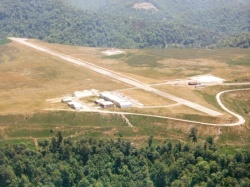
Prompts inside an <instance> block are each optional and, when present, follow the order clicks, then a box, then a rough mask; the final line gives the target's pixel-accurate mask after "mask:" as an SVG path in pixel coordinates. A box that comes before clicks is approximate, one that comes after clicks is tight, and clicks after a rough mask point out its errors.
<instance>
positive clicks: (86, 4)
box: [65, 0, 250, 34]
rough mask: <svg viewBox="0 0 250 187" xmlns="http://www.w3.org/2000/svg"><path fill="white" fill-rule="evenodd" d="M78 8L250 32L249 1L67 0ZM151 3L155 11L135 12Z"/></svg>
mask: <svg viewBox="0 0 250 187" xmlns="http://www.w3.org/2000/svg"><path fill="white" fill-rule="evenodd" d="M65 1H66V2H69V3H70V4H72V5H74V6H75V7H78V8H81V9H84V10H92V11H98V12H104V13H106V14H115V15H126V16H129V17H140V18H142V19H151V18H155V19H158V21H167V22H178V23H179V24H186V25H192V26H194V27H199V28H203V29H208V30H213V31H217V32H223V33H230V34H235V33H241V32H247V30H248V29H249V24H248V22H247V21H248V19H249V14H248V12H249V7H250V1H249V0H241V1H235V0H228V1H224V0H216V1H214V0H205V1H204V0H188V1H187V0H176V1H172V0H150V1H143V0H140V1H138V0H128V1H126V2H122V3H121V1H119V0H118V1H112V0H106V1H102V0H92V1H90V0H65ZM144 3H148V4H151V5H152V6H153V7H155V9H154V8H153V9H143V8H141V9H135V8H134V5H138V4H141V5H143V4H144Z"/></svg>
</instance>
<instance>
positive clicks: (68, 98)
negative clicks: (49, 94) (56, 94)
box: [61, 97, 72, 103]
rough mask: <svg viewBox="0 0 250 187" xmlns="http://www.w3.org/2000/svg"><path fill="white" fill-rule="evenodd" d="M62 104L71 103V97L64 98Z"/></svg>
mask: <svg viewBox="0 0 250 187" xmlns="http://www.w3.org/2000/svg"><path fill="white" fill-rule="evenodd" d="M61 102H62V103H68V102H72V97H65V98H63V99H62V100H61Z"/></svg>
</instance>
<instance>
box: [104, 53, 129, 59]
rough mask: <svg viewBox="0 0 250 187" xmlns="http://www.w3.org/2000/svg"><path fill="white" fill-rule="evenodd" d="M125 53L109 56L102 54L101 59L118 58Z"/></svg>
mask: <svg viewBox="0 0 250 187" xmlns="http://www.w3.org/2000/svg"><path fill="white" fill-rule="evenodd" d="M125 56H126V54H124V53H123V54H118V55H111V56H103V57H102V58H103V59H120V58H122V57H125Z"/></svg>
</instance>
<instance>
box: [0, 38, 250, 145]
mask: <svg viewBox="0 0 250 187" xmlns="http://www.w3.org/2000/svg"><path fill="white" fill-rule="evenodd" d="M32 42H34V43H38V44H39V43H41V44H42V45H45V46H47V47H48V48H52V49H54V50H56V51H60V52H62V53H66V54H69V55H70V56H74V57H76V58H79V59H83V60H87V61H90V62H91V63H94V64H96V65H98V66H101V67H104V68H108V69H111V70H114V71H117V72H120V73H122V74H125V75H127V76H131V77H133V78H135V79H138V80H140V81H143V82H146V83H164V82H167V81H171V80H175V79H179V78H186V77H187V75H188V76H193V75H199V74H204V73H206V74H207V73H211V74H213V75H215V76H218V77H221V78H224V79H226V80H227V81H229V82H233V83H238V82H242V83H244V82H247V80H248V81H249V80H250V76H249V73H250V66H249V63H250V53H249V50H245V49H223V50H186V49H184V50H178V49H175V50H174V49H171V50H125V51H126V54H122V55H117V56H112V57H105V56H103V55H101V52H102V51H104V50H105V49H96V48H86V47H76V46H75V47H74V46H64V45H58V44H47V43H43V42H40V41H34V40H32ZM0 51H1V53H0V62H1V63H0V79H1V81H0V96H1V98H3V99H2V100H1V102H0V113H1V116H0V140H1V142H0V144H4V143H5V142H13V143H15V142H20V141H22V142H24V143H26V144H28V145H30V146H32V147H35V144H34V138H37V139H38V141H39V139H41V138H46V137H47V138H48V137H52V136H54V134H55V132H57V131H58V130H60V131H62V132H63V134H64V135H65V136H67V137H71V136H72V138H74V139H77V138H80V137H82V136H88V137H93V138H97V137H98V138H109V137H114V138H115V137H120V136H122V137H123V138H126V139H130V140H131V141H132V142H134V144H135V145H141V144H144V143H145V142H146V141H147V139H148V137H149V136H150V135H153V136H154V138H155V140H156V141H164V139H173V140H180V141H189V140H188V139H187V135H188V133H189V130H190V128H191V127H193V126H195V127H197V129H198V142H199V141H202V140H204V139H206V137H207V136H208V135H212V136H213V137H214V138H216V141H217V142H218V143H220V144H221V145H222V146H224V145H237V146H238V145H242V146H248V147H249V144H250V140H249V133H250V131H249V129H250V124H249V121H250V118H249V113H248V114H246V113H245V112H244V111H245V110H248V111H249V110H250V109H249V106H250V103H249V100H250V98H249V96H250V93H249V91H239V92H234V93H225V94H224V95H222V101H223V103H224V104H225V105H226V107H228V108H230V109H231V110H232V111H234V112H236V113H239V114H240V115H242V116H243V117H244V118H245V119H246V120H247V122H246V123H245V125H243V126H238V127H210V126H200V125H198V124H192V123H184V122H177V121H172V120H168V119H158V118H152V117H145V116H133V115H124V116H125V117H126V119H127V120H128V121H129V122H130V124H131V125H133V128H129V127H128V123H127V122H126V120H125V119H124V118H123V117H122V116H121V115H116V114H96V113H87V114H85V113H75V112H67V111H58V112H51V111H49V112H46V111H44V112H42V110H43V109H45V108H51V109H53V108H54V109H66V110H68V108H67V107H66V106H65V105H64V104H60V103H59V104H58V103H50V102H47V99H52V98H60V97H62V96H64V95H66V94H70V93H73V92H74V91H76V90H84V89H98V90H103V91H104V90H109V91H116V90H119V92H121V93H123V94H124V95H128V96H130V97H132V98H135V99H137V100H139V101H140V99H141V102H142V103H144V104H145V106H160V105H161V103H164V104H167V105H172V104H175V103H174V102H172V101H170V100H167V99H163V98H161V97H155V98H154V94H151V93H148V92H145V91H143V90H140V89H134V88H133V89H128V88H132V87H131V86H129V85H127V84H123V83H121V82H119V81H117V80H114V79H110V78H108V77H106V76H103V75H101V74H98V73H95V72H92V71H89V70H85V69H82V68H79V67H78V66H74V65H72V64H68V63H67V62H64V61H62V60H59V59H57V58H55V57H51V56H50V55H46V54H44V53H42V52H39V51H35V50H33V49H30V48H28V47H25V46H23V45H19V44H17V43H14V42H12V43H8V44H5V45H2V46H0ZM199 51H200V52H199ZM155 54H156V55H155ZM196 54H199V55H197V56H198V57H197V58H196ZM148 57H149V58H148ZM145 59H146V60H145ZM230 59H231V60H230ZM232 60H233V62H232ZM192 62H194V63H193V64H192ZM189 63H191V65H190V64H189ZM205 63H206V64H205ZM162 64H163V65H162ZM164 64H165V65H164ZM205 65H206V66H208V67H209V68H207V69H203V67H204V66H205ZM192 66H194V67H192ZM215 67H219V68H215ZM181 68H182V69H181ZM205 70H206V71H205ZM191 74H192V75H191ZM246 79H247V80H246ZM236 80H237V81H236ZM237 88H249V85H242V86H237V85H235V86H230V85H226V86H212V87H206V88H201V89H195V88H194V87H188V86H183V87H182V86H181V85H170V86H169V88H167V86H166V85H159V87H158V86H157V89H167V90H168V91H169V92H170V93H173V94H176V95H177V96H179V95H178V94H180V96H182V97H183V98H185V99H190V100H191V101H193V102H196V101H197V102H198V103H200V104H202V105H203V104H204V105H205V106H208V107H209V108H212V109H215V110H218V111H220V112H223V111H222V110H221V109H220V107H219V106H218V104H217V102H216V100H215V96H216V94H217V93H218V92H220V91H223V90H228V89H237ZM178 90H179V91H178ZM172 91H173V92H172ZM189 94H190V96H189ZM147 98H148V100H147ZM194 98H195V100H192V99H194ZM154 99H155V102H154ZM161 106H162V105H161ZM135 110H137V111H138V112H140V113H148V114H160V115H163V116H164V115H165V116H171V117H180V118H183V119H188V120H197V121H204V122H215V123H217V122H218V123H224V122H233V121H235V120H236V119H235V118H233V117H232V116H231V115H227V114H226V115H223V117H216V118H215V117H208V116H206V115H205V114H203V113H201V112H198V111H196V110H193V109H190V108H188V107H185V106H183V105H179V106H173V107H171V108H164V107H163V108H144V109H143V108H133V109H132V112H133V111H135ZM118 111H120V110H118ZM126 111H127V110H125V112H126ZM20 113H21V114H20ZM20 125H21V126H20ZM220 129H221V130H220ZM51 130H52V131H51ZM218 132H220V133H218Z"/></svg>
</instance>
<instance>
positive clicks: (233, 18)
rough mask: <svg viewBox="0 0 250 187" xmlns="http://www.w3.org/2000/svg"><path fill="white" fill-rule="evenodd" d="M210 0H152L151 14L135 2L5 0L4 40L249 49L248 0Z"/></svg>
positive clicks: (0, 14) (1, 4)
mask: <svg viewBox="0 0 250 187" xmlns="http://www.w3.org/2000/svg"><path fill="white" fill-rule="evenodd" d="M210 1H211V0H207V1H204V2H203V1H200V0H199V1H197V2H198V3H195V2H196V1H183V0H178V1H176V2H175V3H173V2H172V1H169V0H168V1H163V0H158V1H156V0H154V1H153V0H152V1H149V2H151V3H153V4H155V6H156V7H157V8H158V9H159V10H158V11H156V12H153V11H145V10H138V11H135V10H133V9H131V6H132V5H133V3H135V1H132V0H131V1H126V2H123V3H120V2H119V1H105V3H104V1H103V2H102V3H101V2H99V1H98V0H95V1H93V2H92V1H89V0H82V1H81V0H78V1H76V0H75V1H74V0H29V1H27V0H1V1H0V25H1V27H0V39H1V38H2V39H3V38H5V37H8V36H12V37H27V38H36V39H41V40H44V41H47V42H52V43H62V44H70V45H85V46H90V47H97V46H101V47H118V48H166V47H175V48H176V47H178V48H200V47H244V48H248V47H249V45H250V44H249V42H250V36H249V21H248V19H249V17H248V11H249V6H248V5H249V4H248V3H247V0H242V1H239V2H238V1H237V2H238V3H237V2H236V1H233V0H230V1H216V3H213V6H211V5H210V4H211V2H210ZM91 2H92V3H91ZM94 2H96V4H98V3H99V4H100V6H99V7H98V6H93V3H94ZM184 2H189V3H184ZM225 2H227V3H225ZM233 2H234V3H233ZM96 4H95V5H96ZM91 5H92V6H91ZM74 6H76V7H74ZM222 6H223V8H221V7H222ZM162 7H166V8H162ZM236 36H237V40H230V38H231V37H236ZM228 40H230V42H228ZM241 40H243V41H241ZM218 41H219V43H218Z"/></svg>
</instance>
